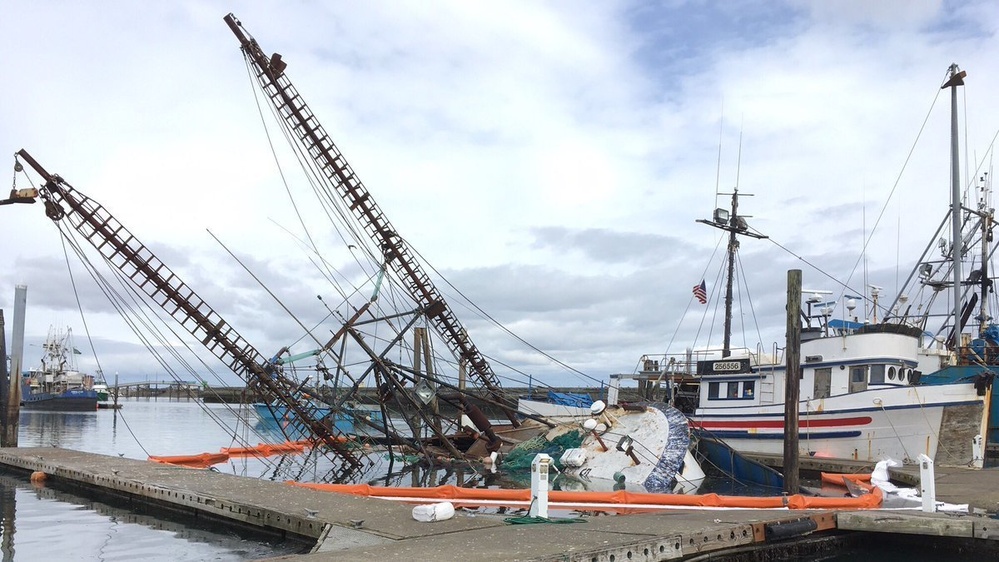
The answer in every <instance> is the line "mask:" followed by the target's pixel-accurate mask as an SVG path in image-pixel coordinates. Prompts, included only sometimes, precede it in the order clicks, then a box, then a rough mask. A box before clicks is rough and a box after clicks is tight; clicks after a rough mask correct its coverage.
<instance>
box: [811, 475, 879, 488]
mask: <svg viewBox="0 0 999 562" xmlns="http://www.w3.org/2000/svg"><path fill="white" fill-rule="evenodd" d="M843 480H849V481H851V482H853V483H854V484H863V483H867V484H870V483H871V475H870V474H840V473H838V472H823V473H822V481H823V482H825V483H827V484H836V485H839V486H842V485H843Z"/></svg>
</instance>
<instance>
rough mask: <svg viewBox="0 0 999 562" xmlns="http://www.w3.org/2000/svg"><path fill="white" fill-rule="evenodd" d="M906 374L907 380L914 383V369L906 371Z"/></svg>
mask: <svg viewBox="0 0 999 562" xmlns="http://www.w3.org/2000/svg"><path fill="white" fill-rule="evenodd" d="M905 374H906V380H907V381H908V382H910V383H911V382H912V369H906V370H905Z"/></svg>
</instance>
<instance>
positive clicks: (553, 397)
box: [548, 390, 593, 408]
mask: <svg viewBox="0 0 999 562" xmlns="http://www.w3.org/2000/svg"><path fill="white" fill-rule="evenodd" d="M548 401H549V402H551V403H552V404H558V405H559V406H575V407H577V408H589V407H590V404H593V399H592V398H590V395H589V394H575V393H572V392H555V391H553V390H549V391H548Z"/></svg>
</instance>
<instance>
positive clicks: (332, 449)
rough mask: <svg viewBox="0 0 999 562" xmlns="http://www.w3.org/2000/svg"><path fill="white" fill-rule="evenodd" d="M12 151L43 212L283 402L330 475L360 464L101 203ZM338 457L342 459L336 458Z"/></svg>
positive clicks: (300, 396) (303, 400)
mask: <svg viewBox="0 0 999 562" xmlns="http://www.w3.org/2000/svg"><path fill="white" fill-rule="evenodd" d="M17 155H18V156H19V157H21V158H22V159H23V160H24V161H25V162H27V163H28V164H29V165H30V166H31V167H32V168H34V169H35V171H36V172H38V174H39V175H40V176H42V178H43V179H44V180H45V186H44V188H43V189H42V190H41V196H42V199H43V200H45V214H46V215H48V217H49V218H50V219H52V220H53V221H58V220H61V219H62V218H64V217H68V218H69V222H70V224H71V225H72V226H73V228H75V229H76V230H77V231H78V232H79V233H80V234H81V235H82V236H83V237H84V238H86V239H87V241H88V242H90V243H91V244H92V245H93V246H94V248H96V249H97V251H98V252H100V254H101V255H102V256H103V257H104V258H105V259H106V260H107V261H108V262H109V263H111V264H112V265H114V266H115V267H117V268H118V269H119V270H120V271H121V272H122V273H123V274H124V275H125V276H126V277H128V278H129V279H130V280H131V281H132V283H134V284H135V285H136V287H138V288H139V289H141V290H142V292H144V293H145V294H146V295H147V296H148V297H149V298H150V299H152V300H153V301H155V302H156V303H157V304H159V305H160V306H161V307H162V308H163V310H165V311H166V312H167V313H168V314H169V315H170V316H172V317H173V318H174V319H175V320H177V322H179V323H180V324H181V325H182V326H183V327H184V328H185V329H186V330H187V331H188V332H190V333H191V334H192V335H193V336H195V337H196V338H198V339H199V340H201V343H202V344H204V346H205V347H206V348H208V350H209V351H211V352H212V353H213V354H214V355H215V356H216V357H218V358H219V359H221V360H222V361H223V362H225V363H226V364H227V365H228V366H229V368H230V369H232V371H233V372H234V373H236V374H237V375H239V377H240V378H242V379H243V380H244V381H246V385H247V388H248V389H250V390H253V391H256V392H257V393H259V395H260V396H261V397H263V399H264V400H265V401H266V402H267V403H268V404H281V405H283V406H285V407H286V408H287V412H288V413H289V419H290V421H291V424H290V427H291V429H293V430H298V431H302V432H303V433H304V434H305V435H311V436H312V439H313V440H314V441H315V442H316V443H317V444H325V445H326V446H327V447H328V449H329V454H328V455H327V456H330V458H331V460H333V461H334V469H333V472H332V473H331V476H332V477H333V478H334V479H335V480H337V481H339V482H345V481H348V480H349V479H350V478H351V477H352V476H354V475H355V474H357V473H358V472H359V471H360V470H361V469H362V468H363V467H364V464H363V463H362V461H361V459H360V458H358V457H357V456H356V455H355V454H354V453H353V452H352V451H351V450H350V449H349V448H348V445H347V439H346V438H345V437H344V436H343V435H342V434H340V433H339V432H338V431H337V430H336V428H335V426H334V424H333V423H332V422H327V421H325V420H323V419H322V417H321V416H320V411H319V408H318V407H317V406H313V405H312V403H311V402H310V401H309V400H308V399H307V397H305V396H304V393H303V391H302V389H301V388H300V385H299V384H298V383H297V382H295V381H294V380H292V379H289V378H288V377H285V376H284V375H283V374H282V373H281V371H280V370H279V368H278V367H277V366H275V365H272V364H270V363H269V362H268V361H267V360H266V358H265V357H264V356H263V355H261V354H260V353H259V352H258V351H257V350H256V349H254V348H253V346H251V345H250V344H249V343H247V342H246V340H244V339H243V337H242V336H240V335H239V334H238V333H237V332H236V330H234V329H233V328H232V327H231V326H229V325H228V324H227V323H226V322H225V320H224V319H223V318H222V317H221V316H219V315H218V313H216V312H215V311H214V310H213V309H212V308H211V307H210V306H208V304H206V303H205V302H204V301H203V300H201V298H200V297H198V295H197V294H196V293H195V292H194V290H192V289H191V288H190V287H188V286H187V285H186V284H185V283H184V282H183V281H182V280H181V279H180V278H179V277H178V276H177V275H176V274H175V273H174V272H173V271H171V270H170V268H168V267H167V266H166V265H164V264H163V262H161V261H160V260H159V259H158V258H157V257H156V256H154V255H153V253H152V252H151V251H149V249H148V248H146V247H145V246H144V245H143V244H142V242H140V241H139V240H138V239H137V238H136V237H135V236H133V235H132V233H131V232H129V231H128V230H127V229H126V228H125V227H124V226H122V225H121V223H120V222H118V221H117V220H116V219H115V218H114V217H113V216H111V214H110V213H109V212H108V211H107V210H106V209H104V207H102V206H101V205H100V204H99V203H97V202H96V201H94V200H93V199H90V198H89V197H87V196H86V195H84V194H83V193H80V192H79V191H77V190H75V189H73V187H72V186H70V185H69V184H68V183H66V182H65V181H64V180H63V179H62V178H61V177H59V176H58V175H50V174H49V173H48V172H46V171H45V170H44V169H43V168H42V167H41V166H40V165H39V164H38V163H37V162H36V161H35V160H34V158H32V157H31V155H30V154H28V153H27V152H26V151H24V150H23V149H22V150H20V151H18V153H17ZM286 431H288V430H287V429H286ZM338 459H339V460H340V461H342V462H340V463H338V462H336V461H337V460H338Z"/></svg>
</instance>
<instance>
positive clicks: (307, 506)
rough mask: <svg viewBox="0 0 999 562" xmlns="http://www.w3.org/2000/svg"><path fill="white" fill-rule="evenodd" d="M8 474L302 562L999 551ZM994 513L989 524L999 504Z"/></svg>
mask: <svg viewBox="0 0 999 562" xmlns="http://www.w3.org/2000/svg"><path fill="white" fill-rule="evenodd" d="M0 470H3V471H8V472H12V473H20V474H21V475H22V476H26V475H27V474H28V473H32V472H44V473H45V474H46V475H47V480H46V482H47V485H51V486H53V487H61V488H66V489H68V490H72V491H73V492H75V493H81V494H85V495H89V496H93V497H95V498H99V497H101V496H111V497H115V498H118V499H119V500H125V501H128V502H130V503H142V504H145V505H148V506H151V507H152V508H153V510H155V509H162V510H164V511H169V512H172V513H174V514H182V515H184V517H185V518H187V519H188V520H189V521H190V522H191V523H192V524H194V525H197V521H198V520H199V519H200V520H205V521H209V520H211V521H213V522H223V523H226V524H228V525H233V526H237V527H244V528H247V529H252V530H254V531H256V532H260V533H265V534H269V535H277V536H284V537H288V538H292V539H297V540H302V541H307V542H308V543H309V544H313V545H315V546H314V548H313V549H312V550H313V552H312V553H311V554H303V555H298V556H292V557H286V559H294V560H302V561H313V560H315V561H320V560H365V561H370V560H372V559H380V560H392V559H407V560H451V559H466V560H580V561H598V560H599V561H626V560H628V561H630V560H643V561H647V560H683V559H691V558H696V557H700V556H703V555H706V554H709V553H714V554H715V555H717V556H719V557H720V558H718V559H724V558H725V555H726V553H729V552H732V553H735V552H738V553H740V556H744V555H745V554H746V553H747V552H749V553H752V552H758V553H760V554H759V557H758V559H764V554H762V553H764V552H769V553H770V554H768V555H766V556H769V557H768V558H766V559H771V560H772V559H780V558H779V557H776V556H774V554H775V552H774V551H775V550H779V551H780V552H782V553H783V555H785V556H788V557H790V556H799V555H805V554H808V553H809V552H814V551H822V549H830V548H833V546H831V545H833V544H834V543H833V542H830V541H831V540H832V541H834V540H836V539H837V537H839V538H840V539H842V538H843V537H845V536H849V535H850V533H843V531H868V532H884V533H912V534H922V535H926V536H933V537H952V538H954V540H963V541H966V542H967V544H968V548H974V549H980V550H981V551H982V552H988V553H990V555H991V556H995V555H996V554H997V553H999V520H996V519H993V518H991V517H988V516H985V515H964V516H954V515H947V514H925V513H922V512H899V511H867V512H832V511H816V510H811V511H787V510H689V509H686V510H668V511H663V512H658V513H654V514H642V515H621V516H587V517H585V518H584V519H585V521H586V522H585V523H582V524H571V525H567V524H530V525H513V524H510V523H508V522H506V521H505V517H504V516H501V515H492V514H483V513H481V512H473V511H466V510H458V513H457V514H456V515H455V517H454V518H452V519H449V520H447V521H439V522H433V523H422V522H418V521H415V520H414V519H413V518H412V506H411V505H406V504H401V503H396V502H390V501H385V500H379V499H369V498H360V497H353V496H346V495H340V494H332V493H327V492H316V491H311V490H307V489H303V488H299V487H293V486H289V485H287V484H285V483H281V482H271V481H265V480H256V479H250V478H244V477H238V476H233V475H228V474H222V473H217V472H213V471H208V470H194V469H186V468H180V467H173V466H168V465H162V464H155V463H151V462H146V461H140V460H134V459H126V458H119V457H110V456H104V455H97V454H91V453H83V452H78V451H71V450H66V449H57V448H7V449H0ZM967 472H968V473H970V474H941V475H940V476H939V477H938V481H937V495H938V498H939V499H941V500H944V501H948V502H952V503H969V504H970V503H972V501H970V500H971V499H972V498H976V497H981V496H983V495H988V494H989V493H991V494H995V493H996V492H995V490H996V489H997V488H999V485H997V484H999V471H988V470H986V471H973V472H972V471H967ZM983 501H984V503H988V501H986V500H983ZM976 503H977V502H976ZM992 506H993V508H992V509H991V510H990V511H989V513H990V514H994V513H995V511H996V507H997V506H999V503H993V504H992ZM796 529H797V530H796ZM799 530H800V531H802V532H799ZM813 531H814V532H813ZM806 533H807V534H808V536H807V538H806V537H805V535H806ZM827 539H828V540H827ZM809 549H811V550H809ZM742 559H746V558H742ZM750 559H752V558H750ZM787 559H790V558H787Z"/></svg>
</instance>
